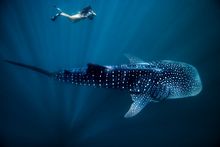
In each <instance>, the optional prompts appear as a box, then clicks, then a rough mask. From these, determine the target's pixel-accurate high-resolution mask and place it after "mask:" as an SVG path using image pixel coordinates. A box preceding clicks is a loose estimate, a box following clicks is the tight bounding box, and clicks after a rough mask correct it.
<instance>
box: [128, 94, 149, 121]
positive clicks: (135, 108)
mask: <svg viewBox="0 0 220 147" xmlns="http://www.w3.org/2000/svg"><path fill="white" fill-rule="evenodd" d="M131 97H132V100H133V101H134V102H133V103H132V104H131V107H130V109H129V110H128V112H127V113H126V114H125V115H124V117H125V118H129V117H133V116H135V115H137V114H138V113H139V112H140V111H141V110H142V109H143V108H144V107H145V106H146V105H147V104H148V103H150V102H151V98H149V97H148V96H147V95H146V94H131Z"/></svg>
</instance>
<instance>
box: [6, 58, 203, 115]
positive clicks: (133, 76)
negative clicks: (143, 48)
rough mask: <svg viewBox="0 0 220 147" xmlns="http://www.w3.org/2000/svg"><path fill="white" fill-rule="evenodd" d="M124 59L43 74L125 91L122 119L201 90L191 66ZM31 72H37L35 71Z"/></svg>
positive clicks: (198, 78) (75, 82) (62, 79)
mask: <svg viewBox="0 0 220 147" xmlns="http://www.w3.org/2000/svg"><path fill="white" fill-rule="evenodd" d="M127 57H128V58H129V60H130V64H127V65H118V66H101V65H96V64H88V66H87V67H85V68H75V69H70V70H61V71H59V72H55V73H49V74H48V73H46V74H47V75H50V76H52V77H53V78H55V79H57V80H59V81H62V82H68V83H72V84H75V85H85V86H86V85H87V86H93V87H101V88H113V89H120V90H124V91H128V92H129V93H130V95H131V97H132V100H133V103H132V105H131V107H130V109H129V110H128V112H127V113H126V114H125V117H133V116H135V115H136V114H138V113H139V112H140V111H141V110H142V109H143V108H144V107H145V106H146V105H147V104H148V103H150V102H159V101H162V100H165V99H173V98H183V97H189V96H195V95H197V94H198V93H199V92H200V91H201V90H202V83H201V80H200V77H199V74H198V72H197V70H196V69H195V67H193V66H192V65H189V64H186V63H182V62H175V61H169V60H162V61H157V62H149V63H147V62H144V61H142V60H141V59H139V58H136V57H132V56H130V55H127ZM8 62H9V63H12V64H17V63H13V62H11V61H8ZM17 65H18V64H17ZM20 66H22V65H21V64H20ZM23 66H24V65H23ZM25 67H27V66H26V65H25ZM28 68H30V67H28ZM32 70H35V71H39V70H38V69H37V70H36V68H35V69H33V68H32ZM40 72H41V73H42V70H41V71H40ZM43 73H44V74H45V71H43Z"/></svg>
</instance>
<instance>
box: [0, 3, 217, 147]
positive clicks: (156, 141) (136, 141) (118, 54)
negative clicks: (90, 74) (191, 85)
mask: <svg viewBox="0 0 220 147" xmlns="http://www.w3.org/2000/svg"><path fill="white" fill-rule="evenodd" d="M53 5H57V6H58V7H60V8H61V9H63V11H65V12H67V13H70V14H73V13H76V12H77V11H79V10H80V9H82V8H83V7H85V6H87V5H91V6H92V8H93V9H94V11H95V12H96V13H97V16H96V18H95V19H94V20H92V21H90V20H83V21H81V22H78V23H72V22H70V21H69V20H68V19H66V18H63V17H60V18H58V19H57V21H55V22H53V21H51V20H50V17H51V16H52V15H54V14H55V13H56V10H55V9H54V7H53ZM0 12H1V13H0V15H1V23H0V33H1V35H0V59H9V60H13V61H18V62H21V63H26V64H30V65H34V66H37V67H41V68H44V69H47V70H49V71H57V70H59V69H64V68H74V67H82V66H86V64H87V63H96V64H100V65H114V64H124V63H128V60H127V59H126V58H125V57H124V54H125V53H129V54H131V55H134V56H137V57H139V58H142V59H143V60H145V61H153V60H163V59H169V60H176V61H183V62H186V63H189V64H192V65H194V66H195V67H196V68H197V69H198V71H199V73H200V75H201V79H202V82H203V91H202V92H201V93H200V94H199V95H198V96H196V97H191V98H186V99H177V100H170V101H166V102H164V103H152V104H150V105H148V106H147V107H146V108H145V109H144V110H143V111H142V112H141V113H140V114H139V115H137V116H135V117H134V118H131V119H125V118H124V117H123V116H124V114H125V113H126V112H127V110H128V108H129V107H130V104H131V102H132V100H131V97H130V95H129V94H128V93H126V92H121V91H117V90H109V89H94V88H91V87H74V86H72V85H70V84H63V83H59V82H57V81H54V80H52V79H49V78H48V77H46V76H43V75H40V74H38V73H34V72H33V71H28V70H24V69H22V68H18V67H15V66H11V65H8V64H6V63H4V62H1V63H0V68H1V72H0V81H1V87H0V98H1V107H0V109H1V111H0V120H1V121H0V129H1V131H0V135H1V140H0V141H1V144H2V145H4V146H18V145H27V146H29V145H54V146H61V145H62V146H94V147H96V146H100V147H101V146H102V147H103V146H164V145H165V146H178V145H183V146H195V145H200V146H217V145H219V139H220V138H219V131H220V127H219V124H220V118H219V116H220V115H219V112H220V110H219V104H220V100H219V92H218V90H219V88H220V87H219V83H220V80H219V71H220V69H219V65H218V63H219V55H220V53H219V49H220V43H219V38H220V35H219V34H220V3H219V1H217V0H210V1H207V0H179V1H176V0H167V1H163V0H136V1H134V0H121V1H119V0H81V1H79V0H75V1H73V0H71V1H70V0H38V1H34V0H7V1H6V0H3V1H1V2H0Z"/></svg>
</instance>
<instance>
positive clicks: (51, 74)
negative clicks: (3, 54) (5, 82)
mask: <svg viewBox="0 0 220 147" xmlns="http://www.w3.org/2000/svg"><path fill="white" fill-rule="evenodd" d="M3 61H4V62H7V63H9V64H13V65H16V66H20V67H24V68H27V69H30V70H32V71H36V72H38V73H41V74H43V75H46V76H48V77H52V76H53V73H52V72H49V71H46V70H44V69H41V68H38V67H35V66H31V65H27V64H23V63H18V62H14V61H10V60H3Z"/></svg>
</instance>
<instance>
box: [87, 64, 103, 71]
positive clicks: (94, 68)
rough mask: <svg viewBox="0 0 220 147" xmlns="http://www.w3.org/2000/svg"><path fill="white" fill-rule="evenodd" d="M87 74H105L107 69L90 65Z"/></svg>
mask: <svg viewBox="0 0 220 147" xmlns="http://www.w3.org/2000/svg"><path fill="white" fill-rule="evenodd" d="M87 65H88V68H87V71H86V72H87V73H97V72H102V71H103V72H104V71H105V69H106V67H105V66H102V65H98V64H92V63H88V64H87Z"/></svg>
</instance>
